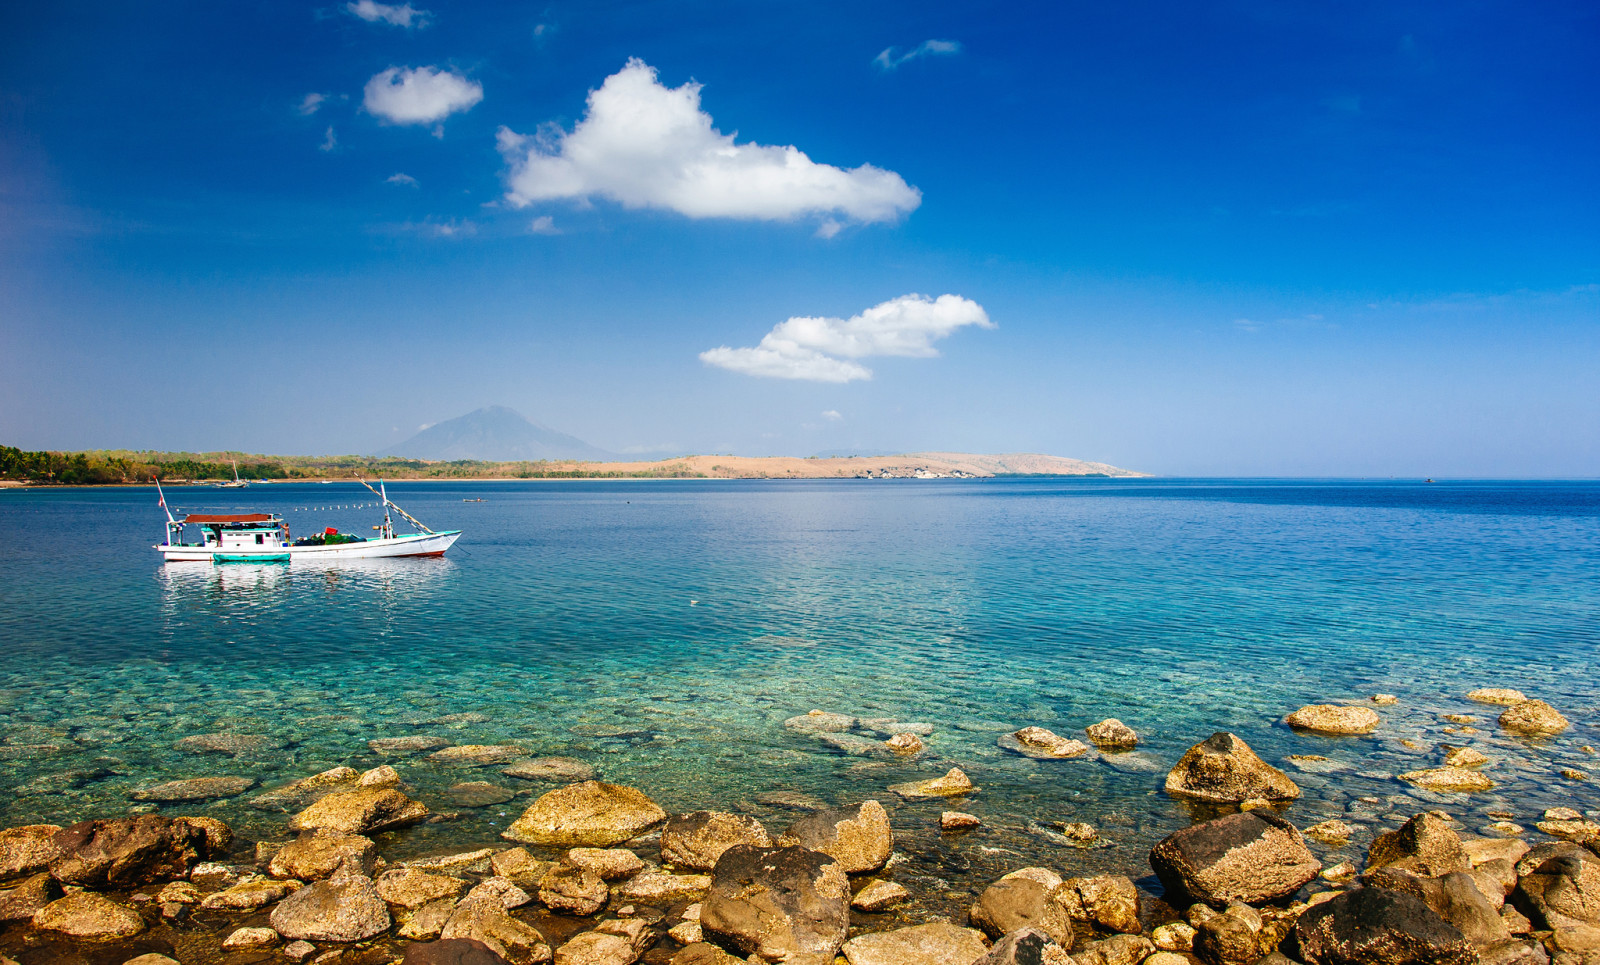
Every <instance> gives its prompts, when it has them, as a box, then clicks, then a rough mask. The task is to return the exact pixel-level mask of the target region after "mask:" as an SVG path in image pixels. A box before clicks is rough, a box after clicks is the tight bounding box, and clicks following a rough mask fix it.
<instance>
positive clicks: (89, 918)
mask: <svg viewBox="0 0 1600 965" xmlns="http://www.w3.org/2000/svg"><path fill="white" fill-rule="evenodd" d="M33 927H35V928H38V929H40V930H41V931H53V932H57V933H58V934H62V935H65V936H67V937H68V938H77V939H82V940H86V941H109V940H112V939H116V938H131V937H133V936H134V935H137V934H139V933H140V932H142V931H144V919H143V918H141V917H139V913H138V912H136V911H134V910H133V909H132V908H129V907H127V906H125V905H119V904H117V903H116V902H114V901H112V900H111V899H110V898H107V897H105V896H104V895H97V894H95V893H93V892H90V891H74V892H72V893H71V894H69V895H66V896H65V897H62V898H58V899H56V900H55V901H52V902H51V903H50V904H48V905H45V906H44V907H43V908H40V909H39V911H38V912H37V913H35V914H34V916H33Z"/></svg>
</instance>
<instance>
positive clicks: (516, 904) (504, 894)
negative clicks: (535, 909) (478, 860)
mask: <svg viewBox="0 0 1600 965" xmlns="http://www.w3.org/2000/svg"><path fill="white" fill-rule="evenodd" d="M535 890H537V889H535ZM491 897H492V898H494V899H495V900H496V901H498V902H500V904H501V906H502V907H504V908H505V909H506V910H507V911H509V910H511V909H512V908H521V907H522V906H523V905H526V904H527V903H528V902H530V901H532V900H533V896H532V895H530V894H528V893H527V892H526V891H524V890H522V889H521V888H519V887H517V883H516V882H514V881H512V880H511V879H510V878H485V879H484V880H482V881H480V882H478V883H477V884H476V885H474V886H473V888H472V890H471V891H469V892H467V897H466V898H464V899H462V900H464V901H477V900H478V899H480V898H491Z"/></svg>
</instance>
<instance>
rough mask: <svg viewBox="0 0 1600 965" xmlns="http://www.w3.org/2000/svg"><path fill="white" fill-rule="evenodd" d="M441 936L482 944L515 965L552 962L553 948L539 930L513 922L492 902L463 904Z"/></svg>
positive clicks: (453, 913)
mask: <svg viewBox="0 0 1600 965" xmlns="http://www.w3.org/2000/svg"><path fill="white" fill-rule="evenodd" d="M439 934H440V936H441V937H442V938H470V939H472V940H474V941H478V942H482V943H483V944H484V945H486V946H488V947H489V949H490V950H492V951H494V952H495V953H496V954H498V955H500V956H502V957H503V958H505V959H506V960H507V961H509V962H511V963H512V965H526V963H531V962H547V961H549V960H550V958H551V952H550V946H548V945H546V944H545V943H544V935H542V934H541V933H540V932H539V930H538V929H537V928H534V927H533V926H532V925H528V924H524V923H523V922H520V921H518V920H517V919H515V918H512V917H511V915H510V914H509V913H507V912H506V910H505V908H504V907H502V906H501V904H500V903H499V902H498V901H495V900H493V899H489V898H484V899H480V900H477V901H463V902H461V904H459V905H457V906H456V908H455V910H454V911H453V912H452V913H451V915H450V920H449V921H448V922H446V923H445V926H444V929H443V930H442V931H441V932H440V933H439Z"/></svg>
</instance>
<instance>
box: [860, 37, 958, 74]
mask: <svg viewBox="0 0 1600 965" xmlns="http://www.w3.org/2000/svg"><path fill="white" fill-rule="evenodd" d="M899 49H900V48H899V47H886V48H884V50H883V52H882V53H880V54H879V55H878V56H876V57H874V58H872V62H873V63H874V64H876V65H877V67H878V69H879V70H882V71H891V70H894V69H896V68H898V67H899V66H900V65H901V64H903V63H905V62H906V61H908V60H916V59H917V58H918V57H927V56H929V55H932V54H945V55H948V54H959V53H961V43H960V42H959V41H956V40H924V41H923V42H922V43H920V44H917V45H916V46H915V47H913V48H911V50H910V51H908V52H907V53H904V54H901V53H898V51H899Z"/></svg>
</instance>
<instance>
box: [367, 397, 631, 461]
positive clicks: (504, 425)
mask: <svg viewBox="0 0 1600 965" xmlns="http://www.w3.org/2000/svg"><path fill="white" fill-rule="evenodd" d="M378 455H380V456H399V457H401V458H403V459H426V460H430V461H433V462H453V461H455V460H458V459H475V460H482V461H485V462H522V461H529V462H533V461H538V460H541V459H561V460H567V459H578V460H583V461H585V462H609V461H614V460H616V459H618V458H620V457H619V456H617V455H616V454H615V453H611V452H607V451H605V450H604V449H601V448H599V447H597V446H591V445H590V444H589V443H587V442H584V441H583V440H582V439H579V438H577V437H576V436H569V435H567V434H566V433H564V432H557V431H556V430H554V429H551V428H548V427H546V426H542V425H539V424H537V423H534V422H529V421H528V420H527V419H526V418H524V417H523V416H522V414H521V413H519V412H516V411H514V410H512V409H508V408H506V407H505V406H503V405H491V406H487V407H485V408H482V409H479V410H477V411H476V412H469V413H467V414H466V415H464V416H460V417H458V418H455V419H449V420H447V421H445V422H440V423H438V424H437V425H432V426H429V427H428V428H426V429H424V430H422V431H421V432H419V433H417V434H416V435H414V436H412V437H411V438H410V439H407V440H406V441H405V442H402V443H400V444H399V445H398V446H393V447H391V448H389V449H385V450H384V451H383V452H381V453H379V454H378Z"/></svg>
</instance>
